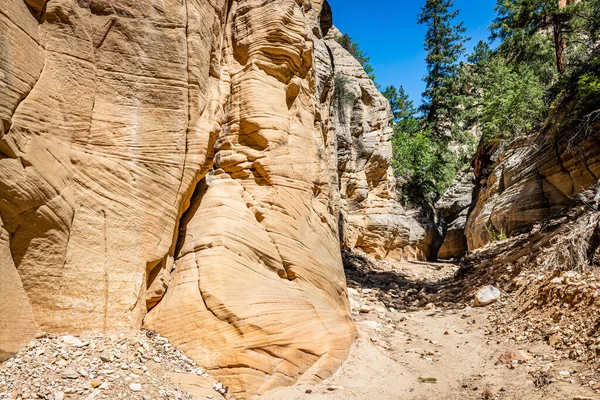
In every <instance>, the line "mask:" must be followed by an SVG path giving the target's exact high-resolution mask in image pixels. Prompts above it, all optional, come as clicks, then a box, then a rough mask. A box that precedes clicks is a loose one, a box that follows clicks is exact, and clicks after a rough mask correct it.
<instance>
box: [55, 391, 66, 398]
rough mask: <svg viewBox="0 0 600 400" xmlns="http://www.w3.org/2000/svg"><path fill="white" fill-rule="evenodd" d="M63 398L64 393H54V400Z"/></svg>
mask: <svg viewBox="0 0 600 400" xmlns="http://www.w3.org/2000/svg"><path fill="white" fill-rule="evenodd" d="M64 398H65V393H64V392H58V391H57V392H54V400H63V399H64Z"/></svg>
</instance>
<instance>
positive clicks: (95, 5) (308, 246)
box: [0, 0, 435, 396]
mask: <svg viewBox="0 0 600 400" xmlns="http://www.w3.org/2000/svg"><path fill="white" fill-rule="evenodd" d="M0 9H1V10H2V12H0V26H1V28H0V53H1V54H2V55H3V57H2V58H1V59H0V120H1V121H2V124H0V127H1V129H2V131H1V135H0V194H1V198H0V272H1V274H2V279H1V280H0V320H2V322H3V323H2V324H0V357H6V356H7V355H9V354H11V353H12V352H14V351H15V350H16V349H17V348H18V347H19V346H21V345H22V344H23V343H24V342H26V341H27V340H28V339H29V338H31V337H32V336H33V335H35V334H36V332H38V331H40V330H41V331H47V332H53V333H71V334H77V333H80V332H83V331H94V330H97V331H101V330H104V331H105V330H127V329H132V328H139V327H140V326H142V324H143V326H145V327H147V328H150V329H154V330H156V331H158V332H160V333H162V334H164V335H166V336H168V337H169V338H170V339H171V340H172V342H173V343H174V344H176V345H177V346H178V347H180V348H182V349H183V350H185V351H186V352H187V353H188V354H190V355H191V356H192V357H194V358H195V359H196V361H198V362H199V363H200V364H202V365H203V366H205V367H207V368H209V369H210V370H211V371H212V373H213V375H214V376H217V377H220V378H221V379H222V380H223V381H224V383H226V384H227V385H229V386H230V388H231V390H232V391H233V392H236V393H240V394H241V396H246V395H250V394H254V393H263V392H265V391H267V390H269V389H271V388H273V387H275V386H278V385H289V384H292V383H294V382H296V381H297V380H304V381H311V380H315V379H321V378H325V377H327V376H329V375H330V374H332V373H333V372H334V371H335V370H336V369H337V367H338V366H339V365H340V364H341V362H342V361H343V360H344V359H345V357H346V355H347V352H348V350H349V347H350V344H351V342H352V341H353V338H354V332H355V331H354V326H353V325H352V322H351V320H350V318H349V309H348V300H347V296H346V287H345V277H344V273H343V268H342V261H341V254H340V246H341V244H340V239H339V238H340V236H341V237H342V238H343V243H344V244H345V245H347V246H357V247H361V248H363V249H365V250H366V251H369V252H371V253H374V254H377V255H378V256H379V257H381V258H384V257H397V258H400V257H411V258H420V257H426V256H427V255H428V253H430V247H431V243H433V242H434V238H435V235H434V234H433V231H432V229H431V225H430V224H429V223H428V222H427V221H426V216H419V215H418V211H411V212H407V211H405V210H404V209H403V208H402V207H401V206H400V205H399V204H397V202H396V198H395V195H394V188H395V185H396V182H395V180H394V179H393V175H392V173H391V168H390V155H391V149H390V143H389V140H390V133H391V131H390V128H389V120H390V112H389V106H388V105H387V103H386V102H385V100H384V99H383V97H382V96H381V95H380V94H379V93H378V92H377V90H376V88H375V87H374V85H373V84H372V83H371V82H370V81H369V80H368V79H367V78H366V75H365V74H364V71H362V68H360V64H358V63H357V62H356V60H354V59H353V58H352V57H350V56H349V54H347V53H346V52H345V50H343V49H341V48H340V47H339V46H338V45H337V43H335V41H333V40H324V39H323V37H324V36H325V35H326V34H327V31H329V29H330V28H331V23H332V22H331V10H330V8H329V5H328V4H327V3H326V2H325V3H324V2H323V0H312V1H308V0H281V1H279V2H265V1H261V0H210V1H197V0H187V1H184V2H181V1H175V0H160V1H158V0H156V1H155V0H150V1H144V2H131V1H126V0H114V1H108V0H78V1H75V0H52V1H49V2H47V3H46V2H44V1H43V0H27V1H23V0H0ZM345 75H347V76H350V77H351V78H352V79H353V81H352V82H351V83H350V84H349V87H351V90H352V91H353V93H355V95H356V96H355V98H354V101H353V105H351V106H350V105H346V104H345V103H344V104H343V105H342V104H340V103H338V105H337V106H336V107H333V110H334V111H333V112H332V103H333V102H335V93H336V92H335V90H336V89H335V86H336V78H335V77H336V76H345ZM338 83H339V82H338ZM338 86H339V85H338ZM346 118H347V119H346ZM413 214H414V215H413ZM421 220H423V221H425V222H426V223H422V222H421ZM417 243H422V244H417Z"/></svg>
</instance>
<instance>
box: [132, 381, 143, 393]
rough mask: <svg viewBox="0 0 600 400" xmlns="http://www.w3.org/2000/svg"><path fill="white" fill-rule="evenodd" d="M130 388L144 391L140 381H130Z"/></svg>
mask: <svg viewBox="0 0 600 400" xmlns="http://www.w3.org/2000/svg"><path fill="white" fill-rule="evenodd" d="M129 389H131V391H132V392H141V391H142V385H141V384H139V383H130V384H129Z"/></svg>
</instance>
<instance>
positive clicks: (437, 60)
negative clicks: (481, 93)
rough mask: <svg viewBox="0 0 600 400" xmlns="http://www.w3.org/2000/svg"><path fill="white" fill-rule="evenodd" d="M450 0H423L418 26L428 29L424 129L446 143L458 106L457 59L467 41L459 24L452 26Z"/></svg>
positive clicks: (462, 27) (452, 16) (453, 23)
mask: <svg viewBox="0 0 600 400" xmlns="http://www.w3.org/2000/svg"><path fill="white" fill-rule="evenodd" d="M453 7H454V1H453V0H426V2H425V5H424V6H423V8H422V9H421V13H420V14H419V17H418V21H417V22H418V23H419V24H422V25H426V26H427V34H426V36H425V50H426V51H427V57H426V58H425V61H426V64H427V72H428V75H427V76H426V77H425V78H424V79H423V80H424V81H425V84H426V88H425V92H424V93H423V105H422V106H421V110H422V111H423V114H424V122H425V126H426V127H427V128H428V129H430V130H431V132H432V134H433V136H434V137H436V138H437V139H438V140H447V139H448V133H449V132H452V127H453V124H454V121H455V116H456V113H457V112H458V107H459V97H458V95H457V79H456V78H457V75H458V71H459V59H460V58H461V56H462V55H463V54H464V52H465V48H464V43H465V42H466V41H467V40H468V38H467V37H466V36H465V35H464V33H465V32H466V29H465V27H464V25H463V23H462V22H459V23H455V22H454V20H455V19H456V18H457V17H458V13H459V12H458V10H454V11H452V8H453Z"/></svg>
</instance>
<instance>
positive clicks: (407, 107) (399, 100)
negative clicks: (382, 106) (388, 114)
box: [381, 85, 417, 123]
mask: <svg viewBox="0 0 600 400" xmlns="http://www.w3.org/2000/svg"><path fill="white" fill-rule="evenodd" d="M381 94H383V95H384V96H385V97H386V98H387V99H388V101H389V102H390V107H391V108H392V114H393V115H394V123H398V122H400V121H402V120H403V119H405V118H407V117H413V116H414V115H415V114H416V113H417V110H416V109H415V106H414V103H413V101H412V100H410V99H409V97H408V94H407V93H406V91H405V90H404V87H402V86H400V87H399V88H398V89H396V87H395V86H393V85H391V86H388V87H386V88H385V90H384V91H383V92H382V93H381Z"/></svg>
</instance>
